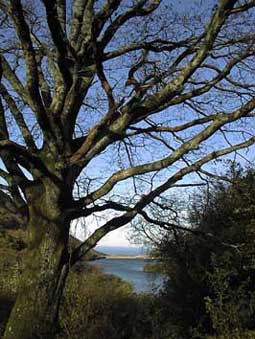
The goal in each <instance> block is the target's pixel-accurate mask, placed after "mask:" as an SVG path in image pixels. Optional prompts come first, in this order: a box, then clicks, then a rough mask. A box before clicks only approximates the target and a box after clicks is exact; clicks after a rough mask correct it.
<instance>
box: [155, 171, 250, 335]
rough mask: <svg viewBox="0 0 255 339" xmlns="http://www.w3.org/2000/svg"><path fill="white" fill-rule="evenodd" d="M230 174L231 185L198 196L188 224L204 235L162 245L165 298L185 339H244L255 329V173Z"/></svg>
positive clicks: (216, 186) (179, 237)
mask: <svg viewBox="0 0 255 339" xmlns="http://www.w3.org/2000/svg"><path fill="white" fill-rule="evenodd" d="M227 176H228V177H229V179H230V181H231V182H230V183H229V184H223V183H219V182H214V183H213V185H212V187H211V189H210V191H204V192H202V193H200V194H197V195H196V196H195V198H194V203H193V205H192V206H191V207H190V222H191V225H192V228H193V230H195V231H197V232H199V234H200V236H198V235H197V234H196V235H195V234H193V233H192V234H191V233H185V232H179V233H176V234H175V236H174V237H172V236H169V237H168V236H166V238H165V239H163V241H162V243H161V247H160V253H161V257H162V259H163V261H164V263H165V265H166V270H167V274H168V276H169V281H168V283H167V284H166V286H165V290H164V292H163V294H162V298H163V299H164V300H167V302H168V303H169V304H170V305H172V312H171V314H170V316H171V318H172V321H173V322H174V321H175V323H176V324H177V326H179V328H181V329H182V330H183V336H184V337H185V336H186V337H187V338H191V337H192V338H204V337H207V336H208V333H213V334H215V335H216V336H218V337H222V338H226V339H228V338H244V335H246V334H245V333H248V334H249V336H251V335H252V334H251V333H252V332H251V331H250V330H253V329H254V328H255V322H254V315H255V293H254V292H255V284H254V282H255V265H254V262H255V250H254V241H255V222H254V221H255V208H254V207H255V200H254V196H255V195H254V193H255V172H254V171H253V170H248V171H247V172H243V171H242V170H241V169H240V168H231V170H230V172H229V173H228V174H227ZM248 334H247V335H248Z"/></svg>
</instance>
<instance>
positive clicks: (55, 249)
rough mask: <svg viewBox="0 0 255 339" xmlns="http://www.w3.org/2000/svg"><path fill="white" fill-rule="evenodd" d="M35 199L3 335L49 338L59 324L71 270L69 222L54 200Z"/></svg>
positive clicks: (15, 338)
mask: <svg viewBox="0 0 255 339" xmlns="http://www.w3.org/2000/svg"><path fill="white" fill-rule="evenodd" d="M35 200H36V199H35ZM36 201H37V202H36V204H37V205H36V206H33V207H32V208H30V216H29V236H30V237H31V242H30V248H29V249H28V254H27V257H26V259H25V269H24V272H23V274H22V277H21V282H20V287H19V293H18V297H17V300H16V303H15V305H14V308H13V310H12V312H11V315H10V318H9V320H8V323H7V326H6V329H5V334H4V339H36V338H45V339H46V338H47V339H50V338H53V337H54V333H55V330H56V327H57V318H58V309H59V303H60V300H61V296H62V293H63V288H64V284H65V279H66V276H67V273H68V259H67V257H68V246H67V242H68V234H69V225H68V224H64V223H63V222H60V220H61V216H60V215H59V218H58V217H57V215H58V214H59V212H58V211H57V209H56V207H54V204H51V206H45V205H44V206H43V205H42V206H43V208H42V206H40V203H42V201H40V198H39V199H38V197H37V200H36ZM46 211H48V213H46Z"/></svg>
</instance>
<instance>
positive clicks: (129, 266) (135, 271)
mask: <svg viewBox="0 0 255 339" xmlns="http://www.w3.org/2000/svg"><path fill="white" fill-rule="evenodd" d="M95 249H96V250H97V251H99V252H102V253H105V254H108V255H116V256H118V255H120V256H121V255H124V256H125V255H128V256H137V255H144V254H147V253H148V250H146V249H145V248H144V247H135V246H130V247H129V246H127V247H124V246H122V247H117V246H97V247H96V248H95ZM148 262H149V263H151V262H153V261H152V260H150V259H149V260H148V259H140V258H137V259H126V258H125V259H99V260H95V261H91V262H90V264H91V265H96V266H98V267H100V268H101V269H102V270H103V271H104V272H105V273H106V274H113V275H116V276H118V277H120V278H121V279H123V280H126V281H128V282H130V283H131V284H132V285H133V287H134V290H135V292H137V293H157V292H158V291H159V290H160V288H161V287H162V285H163V282H164V276H163V275H162V274H160V273H154V272H153V273H152V272H144V265H145V264H147V263H148Z"/></svg>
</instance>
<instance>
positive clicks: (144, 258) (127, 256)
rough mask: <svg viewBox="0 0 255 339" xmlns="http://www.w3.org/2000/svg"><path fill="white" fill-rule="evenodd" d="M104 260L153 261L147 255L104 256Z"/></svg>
mask: <svg viewBox="0 0 255 339" xmlns="http://www.w3.org/2000/svg"><path fill="white" fill-rule="evenodd" d="M104 259H118V260H119V259H133V260H135V259H142V260H154V259H155V258H153V257H151V256H149V255H105V257H104Z"/></svg>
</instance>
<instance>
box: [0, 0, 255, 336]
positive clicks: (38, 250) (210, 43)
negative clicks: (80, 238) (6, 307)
mask: <svg viewBox="0 0 255 339" xmlns="http://www.w3.org/2000/svg"><path fill="white" fill-rule="evenodd" d="M187 6H188V7H187V9H186V10H185V9H183V8H182V7H181V6H180V5H179V4H178V3H177V2H171V5H170V4H169V1H167V0H165V1H164V0H162V1H160V0H137V1H133V0H127V1H121V0H107V1H103V0H99V1H96V0H74V1H65V0H53V1H49V0H42V1H36V2H31V1H21V0H11V1H8V2H7V1H5V0H0V13H1V23H0V29H1V32H0V34H1V49H0V52H1V59H0V79H1V85H0V94H1V101H0V156H1V160H2V163H1V169H0V175H1V177H2V181H1V183H0V184H1V186H0V199H1V206H0V215H1V225H2V226H3V227H8V226H10V225H14V224H17V225H20V226H23V227H27V229H28V233H29V247H28V251H27V256H26V260H25V261H26V262H25V267H26V268H25V272H24V273H23V275H22V281H21V284H20V289H19V295H18V298H17V301H16V304H15V307H14V308H13V311H12V313H11V316H10V319H9V322H8V325H7V327H6V331H5V335H4V338H5V339H7V338H8V339H11V338H15V339H22V338H23V339H24V338H26V339H28V338H35V337H37V338H38V337H47V338H51V337H52V335H53V332H54V331H53V328H54V324H55V323H56V320H57V315H58V308H59V302H60V299H61V296H62V291H63V287H64V284H65V279H66V276H67V274H68V271H69V269H70V267H71V266H72V265H73V264H74V263H75V262H77V260H79V259H80V258H81V257H82V256H83V255H84V254H86V253H87V252H88V251H89V250H90V249H91V248H92V247H94V246H95V245H96V243H97V242H98V241H99V240H100V239H101V238H102V237H104V236H105V235H106V234H107V233H109V232H110V231H112V230H115V229H117V228H119V227H121V226H124V225H126V224H127V223H129V222H130V221H132V220H133V219H134V218H135V217H137V216H138V215H139V214H140V215H142V216H143V217H144V216H146V208H147V206H149V205H150V204H151V203H153V202H155V201H157V198H158V197H159V196H160V195H163V194H164V192H166V191H167V190H169V189H171V188H172V187H173V186H174V185H176V183H178V181H180V180H182V179H183V178H184V177H185V176H187V175H188V174H190V173H193V172H194V171H199V170H200V169H201V168H202V166H203V165H205V164H206V163H208V162H210V161H211V160H213V159H217V158H218V157H220V156H223V155H226V154H229V153H231V152H235V151H237V150H241V149H243V148H246V147H248V146H251V145H253V143H254V141H255V137H254V135H253V130H252V129H251V127H250V126H251V121H253V120H252V119H253V114H252V113H253V111H254V106H255V99H254V96H253V93H254V77H253V76H251V72H252V70H253V69H254V68H253V67H254V64H253V61H254V60H253V57H254V34H252V29H251V28H252V27H253V23H254V22H253V19H254V6H255V5H254V1H237V0H235V1H234V0H220V1H218V2H216V1H212V3H210V4H209V3H208V4H206V6H205V7H203V6H199V5H198V4H196V1H194V2H191V3H190V4H188V5H187ZM248 122H249V123H248ZM246 123H247V124H246ZM233 136H234V137H235V138H233ZM93 171H94V172H93ZM81 181H82V182H83V184H84V185H83V186H82V187H81V186H80V184H78V183H79V182H81ZM125 181H126V182H127V184H126V185H127V186H125V183H124V182H125ZM98 212H103V215H106V216H107V220H106V221H105V222H102V223H101V224H100V227H99V229H97V230H96V231H95V232H94V233H93V234H91V235H90V236H89V237H88V238H87V239H86V240H85V241H84V243H83V244H82V245H81V246H79V247H78V248H76V249H75V250H74V251H72V252H70V251H69V250H68V238H69V230H70V224H71V222H72V220H75V219H78V218H81V217H84V218H88V217H89V216H91V215H95V214H96V213H98Z"/></svg>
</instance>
